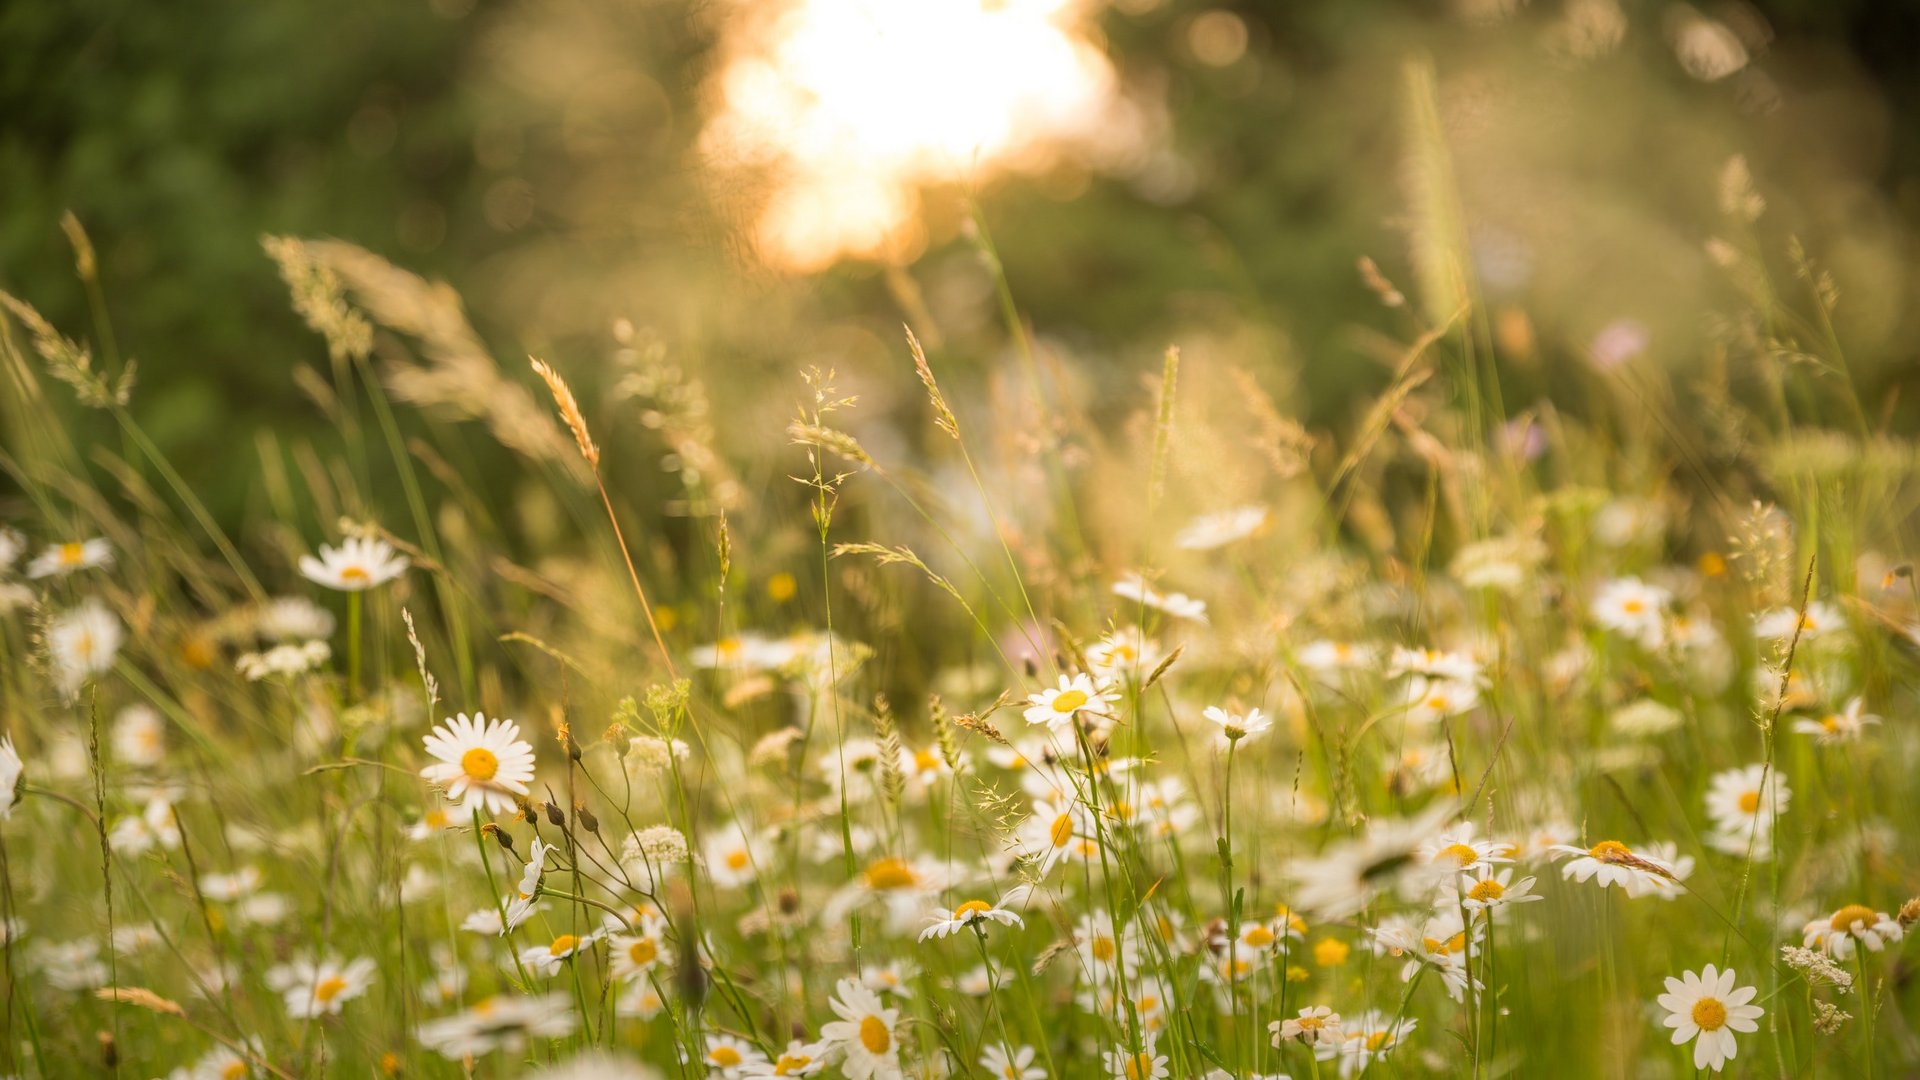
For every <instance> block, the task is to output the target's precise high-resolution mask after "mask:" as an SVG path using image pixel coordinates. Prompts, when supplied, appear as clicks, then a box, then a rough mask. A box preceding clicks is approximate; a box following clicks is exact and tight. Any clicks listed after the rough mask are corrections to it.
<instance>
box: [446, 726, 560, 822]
mask: <svg viewBox="0 0 1920 1080" xmlns="http://www.w3.org/2000/svg"><path fill="white" fill-rule="evenodd" d="M422 742H423V743H424V744H425V745H426V748H427V753H429V754H431V755H433V756H434V757H435V758H436V759H438V760H437V762H436V763H435V764H433V765H429V766H427V767H426V768H424V769H421V770H420V775H421V776H423V777H425V778H426V779H428V780H430V781H432V782H433V783H436V784H440V785H442V786H444V787H445V788H446V792H447V798H448V799H451V800H453V801H455V802H459V803H460V804H461V805H460V809H461V810H462V811H463V812H466V813H469V814H471V813H472V812H473V811H474V810H481V811H483V812H485V813H488V814H503V813H505V812H507V811H509V810H511V809H513V807H514V802H515V800H514V796H516V795H525V794H526V793H527V790H528V789H527V783H528V781H530V780H532V779H533V747H531V746H529V745H527V744H526V743H524V742H522V741H521V740H520V725H519V724H516V723H514V722H513V721H511V720H491V721H490V720H488V719H487V718H486V715H485V714H483V713H474V714H473V719H471V720H469V719H467V714H466V713H461V714H459V715H458V716H454V717H451V718H449V719H448V720H447V721H446V723H444V724H441V725H440V726H439V727H436V728H434V729H433V731H432V732H431V733H430V734H428V735H427V736H426V737H425V739H423V740H422Z"/></svg>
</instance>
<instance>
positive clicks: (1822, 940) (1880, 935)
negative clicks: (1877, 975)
mask: <svg viewBox="0 0 1920 1080" xmlns="http://www.w3.org/2000/svg"><path fill="white" fill-rule="evenodd" d="M1905 935H1906V931H1905V930H1904V929H1902V927H1901V926H1900V922H1899V920H1897V919H1890V918H1888V917H1887V913H1886V912H1884V911H1875V910H1873V909H1872V908H1870V907H1868V906H1867V905H1865V904H1848V905H1847V906H1845V907H1843V908H1841V909H1840V910H1838V911H1836V912H1834V913H1833V914H1832V915H1830V916H1828V917H1826V918H1824V919H1815V920H1813V921H1812V922H1810V923H1808V924H1807V928H1806V934H1805V937H1804V939H1803V940H1802V944H1804V945H1805V946H1806V947H1807V948H1809V949H1824V950H1825V951H1827V952H1828V953H1831V954H1832V955H1833V957H1834V958H1835V959H1837V960H1847V959H1851V958H1852V956H1853V953H1854V943H1855V942H1858V943H1859V944H1862V945H1865V946H1866V947H1867V951H1868V952H1879V951H1880V950H1881V949H1883V948H1885V947H1886V943H1887V942H1889V941H1899V940H1900V939H1901V938H1902V937H1904V936H1905Z"/></svg>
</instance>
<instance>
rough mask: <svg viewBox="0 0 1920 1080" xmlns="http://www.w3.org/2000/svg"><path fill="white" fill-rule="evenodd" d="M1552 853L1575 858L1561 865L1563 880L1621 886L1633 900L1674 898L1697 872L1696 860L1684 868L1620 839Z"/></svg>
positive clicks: (1555, 847) (1560, 847) (1561, 846)
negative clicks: (1639, 850)
mask: <svg viewBox="0 0 1920 1080" xmlns="http://www.w3.org/2000/svg"><path fill="white" fill-rule="evenodd" d="M1548 850H1550V851H1553V852H1555V853H1557V854H1560V855H1571V856H1573V858H1572V859H1570V860H1568V861H1567V862H1565V863H1562V864H1561V866H1560V876H1561V877H1564V878H1566V879H1568V880H1569V881H1586V880H1588V879H1592V880H1593V881H1594V882H1595V883H1597V884H1598V885H1600V886H1601V887H1602V888H1605V887H1607V886H1609V885H1617V886H1619V887H1620V889H1621V890H1622V891H1624V892H1625V893H1626V894H1627V895H1628V896H1631V897H1641V896H1664V897H1666V898H1668V899H1672V898H1673V897H1675V896H1678V895H1679V894H1680V893H1681V892H1682V889H1681V886H1680V882H1681V881H1682V880H1684V879H1685V878H1686V876H1687V874H1688V873H1689V872H1691V871H1692V869H1693V860H1692V859H1687V860H1685V862H1684V865H1682V864H1681V863H1680V862H1675V861H1669V860H1667V859H1664V858H1661V857H1660V856H1659V855H1658V854H1656V853H1654V852H1653V851H1648V852H1644V853H1641V852H1635V851H1634V850H1633V849H1632V848H1630V847H1628V846H1627V845H1625V844H1623V843H1621V842H1620V841H1618V840H1602V841H1600V842H1599V843H1597V844H1595V845H1593V846H1592V847H1590V848H1578V847H1574V846H1572V845H1571V844H1554V845H1552V847H1550V848H1549V849H1548Z"/></svg>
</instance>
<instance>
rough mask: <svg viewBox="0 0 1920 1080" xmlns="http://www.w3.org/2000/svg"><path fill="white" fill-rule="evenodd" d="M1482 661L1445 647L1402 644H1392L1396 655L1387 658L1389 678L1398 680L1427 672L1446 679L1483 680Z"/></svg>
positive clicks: (1433, 677)
mask: <svg viewBox="0 0 1920 1080" xmlns="http://www.w3.org/2000/svg"><path fill="white" fill-rule="evenodd" d="M1480 674H1481V668H1480V662H1479V661H1478V660H1475V659H1474V658H1473V657H1471V656H1468V655H1467V654H1465V653H1459V652H1448V651H1446V650H1443V649H1424V648H1423V649H1409V648H1407V647H1405V646H1403V645H1395V646H1394V647H1393V655H1392V657H1391V658H1389V659H1388V661H1387V677H1388V678H1390V679H1397V678H1399V677H1400V676H1402V675H1425V676H1427V677H1428V678H1431V679H1439V680H1442V681H1444V682H1455V683H1470V684H1472V685H1474V686H1478V685H1480V683H1481V681H1482V680H1481V678H1480Z"/></svg>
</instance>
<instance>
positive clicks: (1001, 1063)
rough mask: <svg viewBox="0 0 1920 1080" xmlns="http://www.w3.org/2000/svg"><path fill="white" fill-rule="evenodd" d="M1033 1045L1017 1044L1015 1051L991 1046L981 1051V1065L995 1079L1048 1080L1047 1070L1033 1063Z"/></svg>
mask: <svg viewBox="0 0 1920 1080" xmlns="http://www.w3.org/2000/svg"><path fill="white" fill-rule="evenodd" d="M1033 1058H1034V1050H1033V1047H1031V1046H1016V1047H1014V1048H1013V1053H1011V1054H1009V1053H1007V1051H1006V1049H1005V1048H1004V1047H1000V1046H989V1047H987V1048H986V1049H984V1050H982V1051H981V1052H980V1067H981V1068H982V1069H985V1070H986V1071H987V1075H988V1076H991V1077H993V1080H1047V1070H1046V1069H1044V1068H1042V1067H1040V1066H1038V1065H1035V1064H1034V1063H1033Z"/></svg>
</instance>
